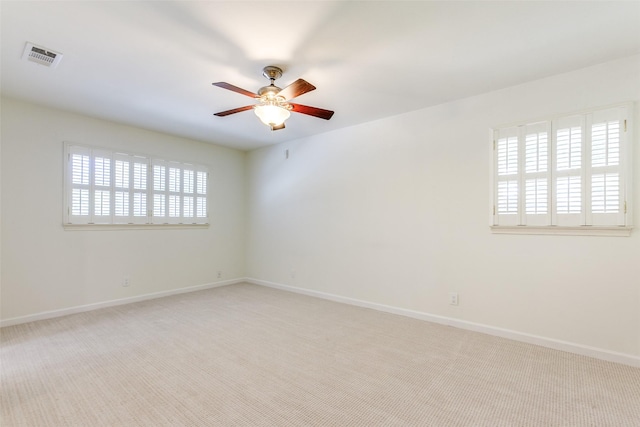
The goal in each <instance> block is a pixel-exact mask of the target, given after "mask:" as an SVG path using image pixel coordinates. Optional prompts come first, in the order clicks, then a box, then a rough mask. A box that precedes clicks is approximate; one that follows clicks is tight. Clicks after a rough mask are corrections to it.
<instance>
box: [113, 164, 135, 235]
mask: <svg viewBox="0 0 640 427" xmlns="http://www.w3.org/2000/svg"><path fill="white" fill-rule="evenodd" d="M131 163H132V162H131V156H129V155H126V154H120V153H116V154H114V156H113V180H114V182H113V188H114V203H113V207H114V211H113V222H114V224H128V223H130V222H131V219H132V205H133V200H132V192H131V190H132V188H131V187H132V186H131V183H132V178H133V174H132V173H131V172H132V171H131V169H132V164H131Z"/></svg>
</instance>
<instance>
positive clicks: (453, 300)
mask: <svg viewBox="0 0 640 427" xmlns="http://www.w3.org/2000/svg"><path fill="white" fill-rule="evenodd" d="M449 305H458V293H457V292H449Z"/></svg>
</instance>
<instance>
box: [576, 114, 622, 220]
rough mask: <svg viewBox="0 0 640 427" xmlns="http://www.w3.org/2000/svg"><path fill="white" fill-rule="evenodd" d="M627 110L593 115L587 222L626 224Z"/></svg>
mask: <svg viewBox="0 0 640 427" xmlns="http://www.w3.org/2000/svg"><path fill="white" fill-rule="evenodd" d="M626 119H627V118H626V109H624V108H612V109H607V110H601V111H597V112H595V113H593V114H592V115H591V116H590V120H589V121H590V123H589V125H590V126H589V128H590V129H589V133H590V144H591V150H590V152H591V156H590V159H588V161H587V162H588V167H587V173H586V182H587V184H588V187H587V189H588V191H587V199H586V202H587V222H588V223H589V224H593V225H625V215H624V214H625V212H624V211H625V197H624V195H625V183H624V180H623V178H624V173H623V171H624V169H623V167H624V164H623V158H624V157H623V156H622V149H623V147H624V146H625V144H624V143H623V142H624V139H625V137H626V129H625V123H626Z"/></svg>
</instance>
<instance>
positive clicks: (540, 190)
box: [520, 122, 551, 225]
mask: <svg viewBox="0 0 640 427" xmlns="http://www.w3.org/2000/svg"><path fill="white" fill-rule="evenodd" d="M550 134H551V123H550V122H540V123H534V124H528V125H526V126H522V128H521V138H520V140H521V141H522V142H521V144H520V146H521V150H520V151H521V152H523V155H522V162H521V170H522V173H523V180H522V181H523V183H524V192H523V193H524V194H522V196H521V197H522V200H521V206H523V207H524V209H523V211H524V212H523V220H522V224H523V225H549V224H550V221H551V210H550V207H551V191H550V188H549V187H550V183H551V167H550V158H549V152H550V145H551V138H550Z"/></svg>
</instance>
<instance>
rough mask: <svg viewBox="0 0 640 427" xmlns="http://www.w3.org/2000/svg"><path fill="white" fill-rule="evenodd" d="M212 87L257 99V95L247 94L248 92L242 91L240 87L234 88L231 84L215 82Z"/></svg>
mask: <svg viewBox="0 0 640 427" xmlns="http://www.w3.org/2000/svg"><path fill="white" fill-rule="evenodd" d="M211 84H212V85H214V86H218V87H221V88H222V89H227V90H231V91H233V92H237V93H239V94H241V95H246V96H248V97H250V98H259V96H258V94H257V93H253V92H249V91H248V90H245V89H242V88H241V87H238V86H234V85H232V84H231V83H227V82H217V83H211Z"/></svg>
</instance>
